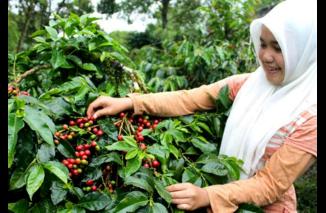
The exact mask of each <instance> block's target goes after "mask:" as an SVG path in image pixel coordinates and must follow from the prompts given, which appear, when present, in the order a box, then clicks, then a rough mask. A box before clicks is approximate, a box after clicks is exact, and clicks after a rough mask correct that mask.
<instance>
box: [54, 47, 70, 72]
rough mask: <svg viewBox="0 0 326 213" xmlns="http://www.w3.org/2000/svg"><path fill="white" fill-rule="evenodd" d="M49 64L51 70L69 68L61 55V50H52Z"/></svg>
mask: <svg viewBox="0 0 326 213" xmlns="http://www.w3.org/2000/svg"><path fill="white" fill-rule="evenodd" d="M50 62H51V65H52V67H53V69H57V68H59V67H68V66H69V63H68V62H67V60H66V57H65V55H64V54H63V53H62V51H61V50H57V49H54V50H52V57H51V60H50Z"/></svg>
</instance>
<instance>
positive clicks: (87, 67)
mask: <svg viewBox="0 0 326 213" xmlns="http://www.w3.org/2000/svg"><path fill="white" fill-rule="evenodd" d="M82 68H83V69H84V70H88V71H97V67H96V66H95V65H94V64H92V63H85V64H83V66H82Z"/></svg>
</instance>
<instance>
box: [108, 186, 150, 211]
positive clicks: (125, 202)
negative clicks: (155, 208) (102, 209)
mask: <svg viewBox="0 0 326 213" xmlns="http://www.w3.org/2000/svg"><path fill="white" fill-rule="evenodd" d="M147 203H148V196H147V195H146V194H144V193H142V192H140V191H132V192H130V193H128V194H127V195H126V196H125V198H123V199H122V200H121V201H120V203H119V204H118V205H117V206H116V207H115V209H114V211H113V212H115V213H127V212H135V211H136V210H137V209H138V208H139V207H142V206H145V205H147Z"/></svg>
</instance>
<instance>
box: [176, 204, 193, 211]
mask: <svg viewBox="0 0 326 213" xmlns="http://www.w3.org/2000/svg"><path fill="white" fill-rule="evenodd" d="M177 208H178V209H182V210H191V207H190V205H189V204H187V203H183V204H179V205H177Z"/></svg>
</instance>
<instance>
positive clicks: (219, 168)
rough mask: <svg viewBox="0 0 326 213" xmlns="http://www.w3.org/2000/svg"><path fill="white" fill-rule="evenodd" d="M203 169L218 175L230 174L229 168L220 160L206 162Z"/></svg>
mask: <svg viewBox="0 0 326 213" xmlns="http://www.w3.org/2000/svg"><path fill="white" fill-rule="evenodd" d="M201 170H202V171H203V172H207V173H210V174H214V175H217V176H225V175H227V174H228V170H227V169H226V168H225V166H224V165H223V164H221V163H219V162H209V163H207V164H205V165H204V166H203V167H202V168H201Z"/></svg>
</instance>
